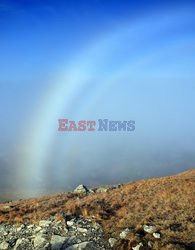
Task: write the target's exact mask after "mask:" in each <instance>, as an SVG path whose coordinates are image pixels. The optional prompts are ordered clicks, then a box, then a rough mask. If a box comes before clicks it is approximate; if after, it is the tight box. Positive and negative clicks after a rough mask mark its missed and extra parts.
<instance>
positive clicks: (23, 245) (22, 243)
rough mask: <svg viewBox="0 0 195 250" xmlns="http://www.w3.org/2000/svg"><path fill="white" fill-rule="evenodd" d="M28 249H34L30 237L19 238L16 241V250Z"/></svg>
mask: <svg viewBox="0 0 195 250" xmlns="http://www.w3.org/2000/svg"><path fill="white" fill-rule="evenodd" d="M24 249H25V250H27V249H32V246H31V243H30V241H29V240H28V239H25V238H22V239H18V240H17V241H16V245H15V247H14V250H24Z"/></svg>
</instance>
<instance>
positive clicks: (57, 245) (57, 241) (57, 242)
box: [50, 235, 67, 250]
mask: <svg viewBox="0 0 195 250" xmlns="http://www.w3.org/2000/svg"><path fill="white" fill-rule="evenodd" d="M66 240H67V237H62V236H60V235H52V237H51V242H50V243H51V249H52V250H58V249H61V248H62V246H63V244H64V243H65V242H66Z"/></svg>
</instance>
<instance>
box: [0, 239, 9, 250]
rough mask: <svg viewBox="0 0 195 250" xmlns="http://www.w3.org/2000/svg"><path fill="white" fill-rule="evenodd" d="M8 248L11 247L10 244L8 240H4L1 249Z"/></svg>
mask: <svg viewBox="0 0 195 250" xmlns="http://www.w3.org/2000/svg"><path fill="white" fill-rule="evenodd" d="M7 249H9V244H8V243H7V242H6V241H3V242H2V243H1V244H0V250H7Z"/></svg>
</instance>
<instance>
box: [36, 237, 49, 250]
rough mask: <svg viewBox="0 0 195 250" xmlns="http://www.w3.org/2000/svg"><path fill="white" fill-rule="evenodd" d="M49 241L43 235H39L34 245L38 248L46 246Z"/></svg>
mask: <svg viewBox="0 0 195 250" xmlns="http://www.w3.org/2000/svg"><path fill="white" fill-rule="evenodd" d="M47 243H48V241H47V240H46V239H45V238H44V237H43V236H42V235H37V236H36V237H35V239H34V247H35V248H36V249H41V248H44V247H45V246H46V245H47Z"/></svg>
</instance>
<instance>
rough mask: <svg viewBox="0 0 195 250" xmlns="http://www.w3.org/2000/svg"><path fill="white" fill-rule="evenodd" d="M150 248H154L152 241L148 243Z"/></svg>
mask: <svg viewBox="0 0 195 250" xmlns="http://www.w3.org/2000/svg"><path fill="white" fill-rule="evenodd" d="M148 246H149V247H150V248H152V246H153V243H152V241H150V240H149V241H148Z"/></svg>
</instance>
